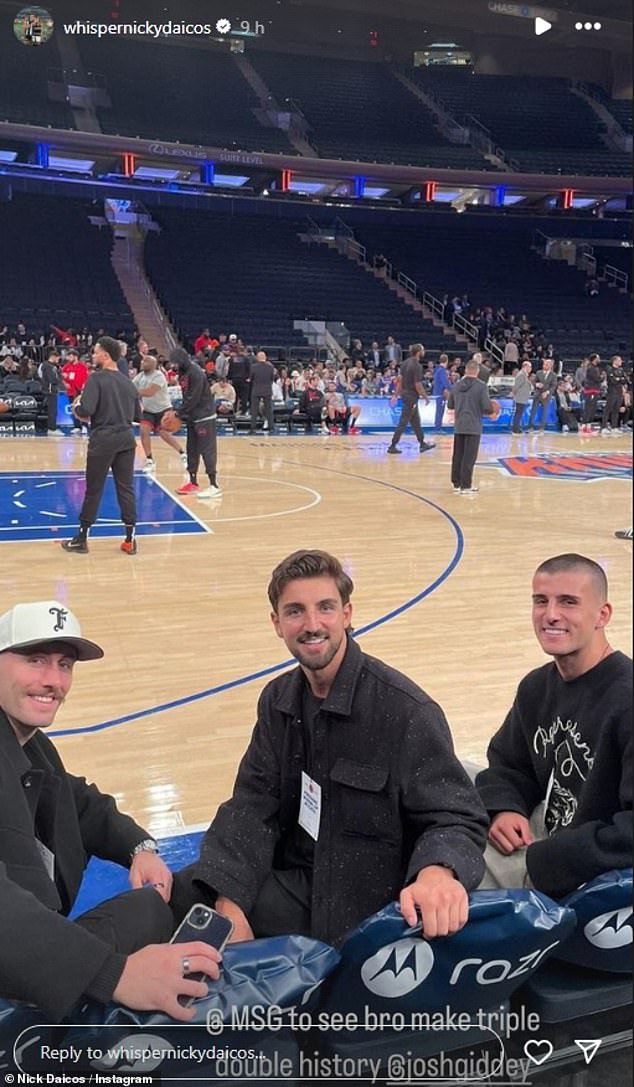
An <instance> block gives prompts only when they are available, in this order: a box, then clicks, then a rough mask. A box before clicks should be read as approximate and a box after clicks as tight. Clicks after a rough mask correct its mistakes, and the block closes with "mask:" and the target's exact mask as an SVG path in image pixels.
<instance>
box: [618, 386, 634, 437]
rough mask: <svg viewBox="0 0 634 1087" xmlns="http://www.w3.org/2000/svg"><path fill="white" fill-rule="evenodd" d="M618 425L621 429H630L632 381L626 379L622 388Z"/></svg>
mask: <svg viewBox="0 0 634 1087" xmlns="http://www.w3.org/2000/svg"><path fill="white" fill-rule="evenodd" d="M619 424H620V426H621V428H622V429H625V428H628V429H631V427H632V379H631V377H629V376H628V377H627V378H626V383H625V386H624V388H623V403H622V404H621V409H620V415H619Z"/></svg>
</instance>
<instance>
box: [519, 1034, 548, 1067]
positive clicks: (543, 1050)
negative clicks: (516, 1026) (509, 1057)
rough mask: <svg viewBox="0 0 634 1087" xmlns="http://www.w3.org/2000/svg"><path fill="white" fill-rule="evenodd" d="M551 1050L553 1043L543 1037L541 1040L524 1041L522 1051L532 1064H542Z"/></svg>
mask: <svg viewBox="0 0 634 1087" xmlns="http://www.w3.org/2000/svg"><path fill="white" fill-rule="evenodd" d="M552 1051H553V1043H552V1042H548V1041H547V1040H546V1039H545V1038H544V1039H543V1040H542V1041H541V1042H537V1041H531V1042H526V1044H525V1046H524V1052H525V1054H526V1056H527V1057H528V1059H529V1061H532V1062H533V1064H543V1063H544V1061H547V1060H548V1058H549V1057H550V1055H551V1053H552Z"/></svg>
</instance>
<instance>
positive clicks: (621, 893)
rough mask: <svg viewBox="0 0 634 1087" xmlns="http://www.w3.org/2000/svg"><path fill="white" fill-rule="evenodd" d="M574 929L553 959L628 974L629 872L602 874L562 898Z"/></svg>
mask: <svg viewBox="0 0 634 1087" xmlns="http://www.w3.org/2000/svg"><path fill="white" fill-rule="evenodd" d="M562 905H564V906H567V907H568V908H569V909H571V910H574V912H575V914H576V917H577V927H576V929H575V931H574V932H573V933H572V935H571V936H569V937H568V939H567V940H566V941H565V943H563V944H562V946H561V947H559V948H557V951H556V952H555V958H557V959H562V960H563V961H564V962H571V963H575V964H576V965H577V966H586V967H590V968H591V969H593V970H604V971H608V972H610V973H613V974H631V973H632V946H633V945H632V939H633V930H632V913H633V909H632V869H631V868H623V869H621V870H617V869H614V870H613V871H612V872H604V874H603V875H601V876H597V877H596V879H593V880H592V881H591V882H590V883H586V884H585V885H584V886H583V887H579V888H578V889H577V890H576V891H573V892H572V894H569V895H566V897H565V898H564V899H563V900H562Z"/></svg>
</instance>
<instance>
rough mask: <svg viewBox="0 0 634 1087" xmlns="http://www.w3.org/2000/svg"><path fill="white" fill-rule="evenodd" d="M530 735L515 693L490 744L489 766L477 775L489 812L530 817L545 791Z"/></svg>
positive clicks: (481, 794)
mask: <svg viewBox="0 0 634 1087" xmlns="http://www.w3.org/2000/svg"><path fill="white" fill-rule="evenodd" d="M528 735H529V729H528V728H527V727H525V726H524V724H523V722H522V712H521V709H520V702H519V699H518V698H517V697H516V699H515V701H514V703H513V705H512V707H511V709H510V711H509V713H508V714H507V716H506V720H505V721H504V724H503V725H502V727H501V728H500V729H498V731H497V732H496V734H495V736H494V737H493V739H492V740H491V742H490V744H489V748H488V751H487V759H488V763H489V765H488V769H486V770H481V771H480V773H479V774H478V775H477V777H476V787H477V789H478V792H479V793H480V798H481V800H482V802H483V804H484V806H485V808H486V810H487V811H488V812H489V815H495V814H497V813H498V812H501V811H516V812H519V813H520V815H525V816H526V818H527V819H528V818H529V816H530V814H531V812H532V811H533V808H535V807H536V805H537V804H539V802H540V800H543V799H544V796H545V795H546V787H545V786H546V783H544V785H543V786H542V785H540V782H539V781H538V780H537V779H536V777H535V770H534V768H533V763H532V759H531V753H530V750H529V747H528V742H527V736H528Z"/></svg>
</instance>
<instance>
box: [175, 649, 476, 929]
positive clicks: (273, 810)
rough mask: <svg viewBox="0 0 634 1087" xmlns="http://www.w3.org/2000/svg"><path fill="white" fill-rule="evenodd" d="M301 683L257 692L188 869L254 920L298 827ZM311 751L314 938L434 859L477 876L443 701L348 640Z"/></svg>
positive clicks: (342, 925)
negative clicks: (241, 746)
mask: <svg viewBox="0 0 634 1087" xmlns="http://www.w3.org/2000/svg"><path fill="white" fill-rule="evenodd" d="M304 683H305V680H304V676H303V673H302V671H301V669H300V668H296V669H294V670H293V671H291V672H286V673H285V674H284V675H282V676H280V677H278V678H276V679H274V680H273V681H272V682H271V683H269V684H268V685H267V686H266V687H265V689H264V691H263V692H262V694H261V696H260V700H259V703H258V719H257V724H256V726H255V729H254V732H253V735H252V738H251V742H250V744H249V747H248V749H247V751H246V754H245V755H244V757H243V759H242V762H241V764H240V768H239V770H238V776H237V779H236V783H235V787H234V792H233V797H232V798H231V800H229V801H227V802H226V803H225V804H222V805H221V807H220V808H219V809H218V813H217V815H216V817H215V819H214V821H213V823H212V825H211V827H210V828H209V830H208V831H207V834H206V836H205V839H204V841H203V845H202V850H201V855H200V861H199V863H198V865H197V868H196V870H195V872H194V874H193V878H194V879H195V880H200V881H202V882H204V883H205V884H207V885H208V886H210V887H212V888H213V889H214V890H215V891H216V892H217V893H218V894H219V895H223V896H226V897H227V898H230V899H231V900H232V901H234V902H236V903H237V904H238V905H239V906H240V907H241V908H242V909H243V910H244V912H245V913H246V914H247V916H248V914H249V911H250V909H251V907H252V906H253V903H254V902H255V900H256V898H257V896H258V892H259V889H260V887H261V886H262V884H263V882H264V880H265V878H266V877H267V875H268V874H269V872H270V871H271V870H272V869H274V868H276V867H284V866H285V865H284V851H285V842H286V841H287V840H288V838H289V836H290V835H291V834H292V833H293V831H294V828H295V826H296V824H297V817H298V813H299V805H300V794H301V772H302V770H305V769H306V767H305V765H304V743H303V734H302V726H301V713H302V694H303V688H304ZM312 757H313V763H312V770H313V774H312V776H313V777H314V779H315V780H316V781H317V782H318V784H319V785H320V786H321V790H322V807H321V824H320V831H319V839H318V841H317V842H315V849H314V869H313V880H312V935H313V936H315V937H316V938H318V939H321V940H325V941H327V942H328V943H331V944H337V943H339V942H340V941H341V940H342V939H343V937H344V936H345V934H346V933H347V932H348V931H349V930H350V929H351V928H353V927H355V926H356V925H358V924H359V923H360V922H361V921H362V920H363V919H364V918H366V917H368V916H369V915H370V914H372V913H374V912H376V910H378V909H381V907H382V906H384V905H386V904H387V903H388V902H390V901H392V900H393V899H395V898H397V897H398V895H399V893H400V891H401V889H402V888H403V886H404V885H405V884H406V883H409V882H411V881H412V880H413V879H415V878H416V875H417V874H418V872H419V871H420V869H421V868H423V867H426V866H427V865H430V864H444V865H448V866H449V867H451V868H453V870H454V872H455V874H456V876H457V878H458V879H459V880H460V881H461V883H462V884H463V885H464V886H465V887H466V888H467V890H471V889H472V888H474V887H476V886H477V885H478V883H479V882H480V880H481V878H482V876H483V873H484V862H483V859H482V853H483V850H484V846H485V843H486V828H487V826H488V819H487V816H486V813H485V811H484V808H483V806H482V804H481V803H480V800H479V798H478V795H477V793H476V791H475V788H474V786H473V785H472V784H471V782H470V781H469V778H468V777H467V775H466V773H465V772H464V770H463V769H462V767H461V765H460V763H459V762H458V760H457V758H456V756H455V754H454V751H453V745H452V741H451V736H450V732H449V728H448V726H447V722H446V720H445V717H444V714H443V712H442V710H441V709H440V707H439V706H438V705H437V704H436V703H435V702H433V701H432V699H431V698H429V696H428V695H426V694H425V692H424V691H422V690H421V689H420V688H419V687H417V686H416V684H415V683H412V681H411V680H409V679H408V678H407V677H406V676H404V675H402V674H401V673H400V672H397V671H395V669H393V668H390V667H388V666H387V665H386V664H383V663H382V662H381V661H379V660H376V659H375V658H374V657H369V656H367V654H365V653H362V652H361V650H360V649H359V647H358V645H357V644H356V642H355V641H354V640H353V639H352V638H349V640H348V648H347V651H346V655H345V657H344V659H343V661H342V664H341V667H340V669H339V671H338V673H337V676H336V678H335V681H334V683H333V686H332V688H331V690H330V693H329V695H328V697H327V698H326V699H324V701H323V703H322V708H321V710H320V712H319V714H318V716H317V718H316V720H315V722H314V729H313V752H312Z"/></svg>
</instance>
